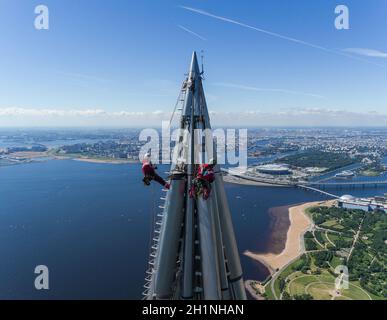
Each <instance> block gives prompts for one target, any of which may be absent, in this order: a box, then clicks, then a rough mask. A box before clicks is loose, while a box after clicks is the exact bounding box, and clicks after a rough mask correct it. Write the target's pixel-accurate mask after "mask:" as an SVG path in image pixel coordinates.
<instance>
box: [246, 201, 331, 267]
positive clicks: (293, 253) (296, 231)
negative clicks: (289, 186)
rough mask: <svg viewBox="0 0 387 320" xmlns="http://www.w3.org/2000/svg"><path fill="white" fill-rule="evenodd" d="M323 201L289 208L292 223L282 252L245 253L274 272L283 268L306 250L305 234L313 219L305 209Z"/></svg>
mask: <svg viewBox="0 0 387 320" xmlns="http://www.w3.org/2000/svg"><path fill="white" fill-rule="evenodd" d="M322 203H324V202H321V201H317V202H308V203H304V204H301V205H299V206H295V207H291V208H289V220H290V225H289V229H288V232H287V238H286V245H285V249H284V250H283V251H282V252H281V253H280V254H274V253H263V254H261V253H254V252H250V251H245V252H244V254H245V255H246V256H248V257H250V258H252V259H254V260H257V261H259V262H261V263H263V264H264V265H265V266H266V267H267V268H268V269H269V270H270V273H272V274H273V273H274V272H276V271H277V270H279V269H282V268H283V267H284V266H286V265H287V264H288V263H289V262H291V261H292V260H294V259H295V258H297V257H298V256H300V255H301V254H302V253H303V251H304V244H303V241H304V239H303V235H304V233H305V232H306V231H307V230H309V229H310V228H311V227H312V221H311V220H310V219H309V217H308V216H307V215H306V214H305V210H306V209H307V208H310V207H313V206H316V205H320V204H322Z"/></svg>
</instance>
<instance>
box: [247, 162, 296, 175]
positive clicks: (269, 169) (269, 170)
mask: <svg viewBox="0 0 387 320" xmlns="http://www.w3.org/2000/svg"><path fill="white" fill-rule="evenodd" d="M255 170H256V171H257V172H259V173H265V174H272V175H286V174H290V173H291V171H290V169H289V167H288V166H287V165H284V164H264V165H261V166H257V167H255Z"/></svg>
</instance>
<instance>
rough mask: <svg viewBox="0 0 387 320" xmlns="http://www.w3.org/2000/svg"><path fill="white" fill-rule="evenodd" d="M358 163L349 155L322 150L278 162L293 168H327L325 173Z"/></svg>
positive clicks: (309, 151)
mask: <svg viewBox="0 0 387 320" xmlns="http://www.w3.org/2000/svg"><path fill="white" fill-rule="evenodd" d="M356 161H358V159H356V158H351V157H350V156H349V155H348V154H347V153H337V152H324V151H320V150H308V151H305V152H302V153H298V154H293V155H289V156H286V157H283V158H280V159H278V160H277V162H280V163H285V164H288V165H290V166H291V167H296V168H308V167H319V168H325V171H332V170H335V169H339V168H342V167H345V166H348V165H351V164H353V163H356Z"/></svg>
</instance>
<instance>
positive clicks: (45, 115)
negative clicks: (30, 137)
mask: <svg viewBox="0 0 387 320" xmlns="http://www.w3.org/2000/svg"><path fill="white" fill-rule="evenodd" d="M386 110H387V108H386ZM210 114H211V122H212V124H213V125H215V126H233V127H243V126H387V113H380V112H375V111H373V112H364V113H363V112H353V111H346V110H338V109H329V108H295V109H282V110H279V111H273V112H267V111H261V110H245V111H241V112H223V111H212V112H210ZM170 117H171V113H170V112H164V111H161V110H158V111H154V112H145V111H140V112H129V111H125V110H123V111H112V112H110V111H106V110H103V109H79V110H75V109H74V110H61V109H28V108H0V127H5V126H7V127H12V126H13V127H23V126H26V127H30V126H35V127H46V126H61V127H66V126H67V127H77V126H85V127H88V126H89V127H90V126H97V127H107V126H115V127H149V126H160V125H161V121H163V120H164V121H169V120H170ZM178 118H179V117H178V115H176V116H175V119H178Z"/></svg>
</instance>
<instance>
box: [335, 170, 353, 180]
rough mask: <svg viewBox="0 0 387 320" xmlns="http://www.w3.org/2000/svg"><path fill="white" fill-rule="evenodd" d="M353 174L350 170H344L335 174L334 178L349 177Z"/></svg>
mask: <svg viewBox="0 0 387 320" xmlns="http://www.w3.org/2000/svg"><path fill="white" fill-rule="evenodd" d="M354 176H355V174H354V173H353V172H352V171H349V170H346V171H342V172H340V173H338V174H336V175H335V178H336V179H351V178H353V177H354Z"/></svg>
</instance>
